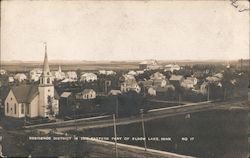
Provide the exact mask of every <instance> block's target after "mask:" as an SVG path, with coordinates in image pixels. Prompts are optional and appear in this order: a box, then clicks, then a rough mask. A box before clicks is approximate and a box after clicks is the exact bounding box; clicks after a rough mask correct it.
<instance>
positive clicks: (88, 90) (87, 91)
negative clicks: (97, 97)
mask: <svg viewBox="0 0 250 158" xmlns="http://www.w3.org/2000/svg"><path fill="white" fill-rule="evenodd" d="M90 92H95V91H94V90H93V89H84V90H83V91H82V93H83V94H86V93H90Z"/></svg>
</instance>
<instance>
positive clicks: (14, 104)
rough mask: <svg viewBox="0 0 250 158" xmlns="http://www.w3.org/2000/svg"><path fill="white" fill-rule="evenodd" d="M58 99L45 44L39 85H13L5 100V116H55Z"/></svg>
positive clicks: (57, 109)
mask: <svg viewBox="0 0 250 158" xmlns="http://www.w3.org/2000/svg"><path fill="white" fill-rule="evenodd" d="M58 99H59V97H58V95H57V93H56V91H55V89H54V85H53V84H52V75H51V72H50V69H49V64H48V58H47V47H46V46H45V58H44V64H43V72H42V75H41V77H40V83H39V85H38V86H37V85H20V86H15V87H11V89H10V91H9V93H8V95H7V97H6V99H5V102H4V107H5V108H4V113H5V116H9V117H16V118H21V117H25V116H27V117H38V116H40V117H50V116H55V115H56V114H58V112H59V104H58ZM52 113H53V114H52Z"/></svg>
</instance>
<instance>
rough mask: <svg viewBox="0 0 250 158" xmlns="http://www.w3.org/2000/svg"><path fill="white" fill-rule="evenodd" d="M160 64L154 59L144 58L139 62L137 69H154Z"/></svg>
mask: <svg viewBox="0 0 250 158" xmlns="http://www.w3.org/2000/svg"><path fill="white" fill-rule="evenodd" d="M160 67H161V66H160V65H159V64H158V63H157V61H156V60H146V61H143V62H141V63H139V69H141V70H144V69H150V70H155V69H159V68H160Z"/></svg>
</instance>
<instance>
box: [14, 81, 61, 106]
mask: <svg viewBox="0 0 250 158" xmlns="http://www.w3.org/2000/svg"><path fill="white" fill-rule="evenodd" d="M11 90H12V92H13V93H14V95H15V97H16V99H17V102H18V103H30V102H31V101H32V100H33V99H34V98H35V97H36V96H37V95H38V93H39V92H38V86H37V85H19V86H14V87H12V88H11ZM54 97H55V99H57V100H58V99H59V98H60V97H59V95H58V93H57V91H56V90H54Z"/></svg>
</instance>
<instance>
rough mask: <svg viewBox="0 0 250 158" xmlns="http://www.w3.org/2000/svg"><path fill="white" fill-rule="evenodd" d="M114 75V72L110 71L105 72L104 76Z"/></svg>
mask: <svg viewBox="0 0 250 158" xmlns="http://www.w3.org/2000/svg"><path fill="white" fill-rule="evenodd" d="M115 74H116V72H115V71H112V70H108V71H106V75H115Z"/></svg>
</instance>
